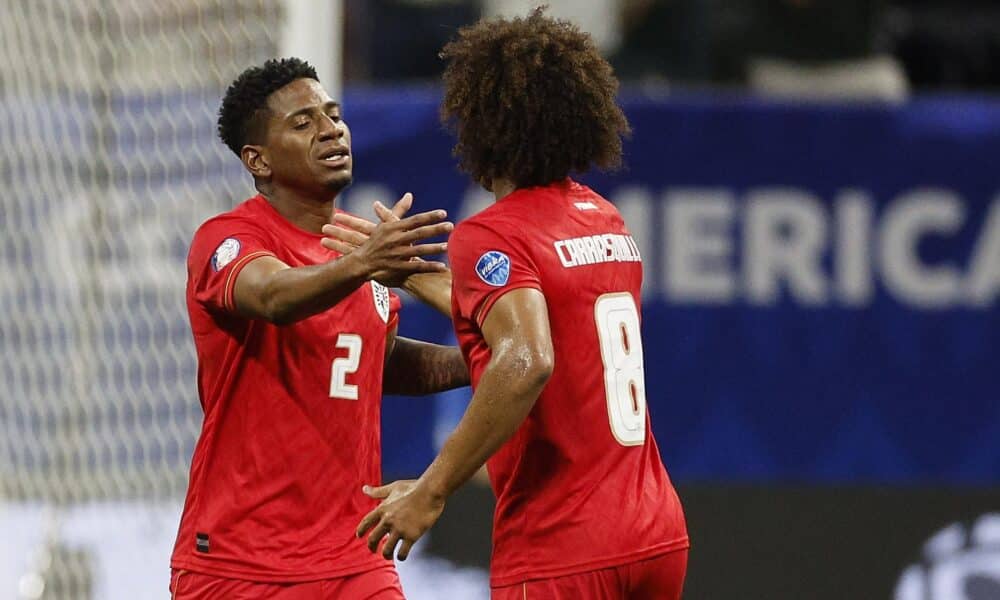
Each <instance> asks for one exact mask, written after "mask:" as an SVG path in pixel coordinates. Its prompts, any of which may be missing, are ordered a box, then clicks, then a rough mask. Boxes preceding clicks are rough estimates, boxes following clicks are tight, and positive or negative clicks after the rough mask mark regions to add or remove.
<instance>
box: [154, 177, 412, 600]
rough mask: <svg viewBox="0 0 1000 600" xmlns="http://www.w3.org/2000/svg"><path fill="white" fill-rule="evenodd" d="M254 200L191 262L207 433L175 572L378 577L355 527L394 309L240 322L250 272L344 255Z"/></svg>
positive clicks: (375, 471)
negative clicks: (262, 264)
mask: <svg viewBox="0 0 1000 600" xmlns="http://www.w3.org/2000/svg"><path fill="white" fill-rule="evenodd" d="M321 239H322V236H321V235H318V234H313V233H309V232H307V231H304V230H302V229H299V228H298V227H296V226H295V225H293V224H292V223H291V222H289V221H288V220H287V219H285V218H284V217H282V216H281V215H280V214H278V212H277V211H275V210H274V208H273V207H272V206H271V205H270V204H269V203H268V202H267V200H265V199H264V198H263V197H262V196H257V197H254V198H251V199H250V200H247V201H246V202H244V203H242V204H240V205H239V206H237V207H236V208H235V209H234V210H232V211H231V212H228V213H225V214H222V215H219V216H217V217H215V218H213V219H210V220H209V221H207V222H206V223H205V224H203V225H202V226H201V227H200V228H199V229H198V231H197V232H196V233H195V236H194V240H193V241H192V242H191V251H190V254H189V255H188V283H187V306H188V313H189V315H190V318H191V329H192V331H193V333H194V340H195V348H196V350H197V353H198V394H199V397H200V398H201V405H202V409H203V410H204V413H205V420H204V423H203V425H202V429H201V436H200V437H199V439H198V444H197V446H196V447H195V451H194V457H193V459H192V462H191V478H190V482H189V485H188V492H187V498H186V500H185V503H184V513H183V515H182V517H181V523H180V531H179V533H178V535H177V544H176V546H175V548H174V553H173V557H172V559H171V566H172V567H173V568H175V569H186V570H189V571H196V572H202V573H207V574H212V575H219V576H224V577H232V578H238V579H249V580H255V581H282V582H294V581H307V580H312V579H326V578H332V577H340V576H343V575H349V574H353V573H359V572H363V571H368V570H371V569H376V568H379V567H384V566H385V559H384V558H382V557H381V555H375V554H372V553H371V552H369V551H368V548H367V547H366V546H365V542H364V540H359V539H357V538H356V537H355V535H354V530H355V527H357V524H358V523H359V522H360V521H361V519H362V518H363V517H364V516H365V515H366V514H367V513H368V512H369V511H371V510H372V509H374V508H375V506H376V505H377V502H376V501H375V500H374V499H371V498H369V497H367V496H365V495H364V494H363V493H362V492H361V486H362V484H363V483H368V482H377V481H380V479H381V465H380V451H381V448H380V438H379V427H380V424H379V417H380V405H381V398H382V366H383V363H384V360H385V351H386V336H387V334H388V333H389V332H390V331H391V330H392V329H393V328H394V327H395V324H396V320H397V310H398V307H399V299H398V298H396V297H395V296H392V295H391V294H390V293H389V291H388V290H387V289H386V288H385V287H383V286H381V285H379V284H377V283H375V282H372V283H370V284H367V283H366V284H364V285H362V286H361V287H359V288H358V289H357V290H355V291H354V292H353V293H351V294H350V295H349V296H347V297H346V298H344V299H343V300H341V301H340V302H339V303H338V304H337V305H336V306H334V307H333V308H331V309H329V310H327V311H325V312H322V313H320V314H317V315H314V316H312V317H309V318H307V319H304V320H302V321H299V322H297V323H294V324H292V325H287V326H282V327H279V326H275V325H272V324H271V323H268V322H266V321H263V320H258V319H247V318H244V317H241V316H240V315H238V314H237V313H236V312H235V310H234V302H233V287H234V285H235V282H236V278H237V276H238V275H239V273H240V270H241V269H243V267H245V266H246V265H247V264H248V263H249V262H250V261H252V260H253V259H255V258H258V257H261V256H275V257H277V258H278V259H279V260H281V261H283V262H284V263H286V264H288V265H289V266H291V267H299V266H304V265H314V264H320V263H325V262H328V261H330V260H331V259H333V258H336V257H337V256H338V255H337V254H336V253H335V252H332V251H330V250H327V249H325V248H323V247H322V246H321V245H320V240H321Z"/></svg>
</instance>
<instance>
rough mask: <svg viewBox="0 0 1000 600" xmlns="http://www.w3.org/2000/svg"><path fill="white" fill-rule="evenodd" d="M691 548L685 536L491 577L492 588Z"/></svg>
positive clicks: (563, 575) (622, 563)
mask: <svg viewBox="0 0 1000 600" xmlns="http://www.w3.org/2000/svg"><path fill="white" fill-rule="evenodd" d="M690 547H691V542H690V539H689V538H688V537H687V536H684V537H683V538H681V539H678V540H674V541H672V542H664V543H662V544H656V545H655V546H650V547H649V548H646V549H645V550H640V551H639V552H629V553H627V554H620V555H618V556H613V557H611V558H602V559H600V560H592V561H586V562H582V563H576V564H573V565H566V566H562V567H554V568H551V569H539V570H534V569H532V570H525V571H520V572H518V571H515V572H514V573H511V574H509V575H504V576H503V577H492V576H491V577H490V587H491V588H502V587H509V586H512V585H518V584H520V583H525V582H528V581H534V580H538V579H553V578H555V577H565V576H567V575H576V574H578V573H585V572H587V571H597V570H599V569H607V568H609V567H617V566H621V565H624V564H627V563H630V562H637V561H640V560H647V559H650V558H653V557H656V556H659V555H661V554H667V553H668V552H674V551H676V550H684V549H687V548H690Z"/></svg>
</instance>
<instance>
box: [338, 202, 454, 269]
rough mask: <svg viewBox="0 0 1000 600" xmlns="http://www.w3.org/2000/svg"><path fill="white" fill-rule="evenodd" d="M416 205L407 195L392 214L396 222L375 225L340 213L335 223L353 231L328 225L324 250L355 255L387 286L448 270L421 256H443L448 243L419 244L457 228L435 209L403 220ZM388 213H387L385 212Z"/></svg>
mask: <svg viewBox="0 0 1000 600" xmlns="http://www.w3.org/2000/svg"><path fill="white" fill-rule="evenodd" d="M412 202H413V196H412V195H411V194H405V195H404V196H403V197H402V198H401V199H400V200H399V202H397V203H396V205H395V206H393V209H392V210H391V211H389V210H388V209H385V207H384V206H381V205H379V206H380V207H381V208H383V209H384V210H386V211H388V212H389V218H392V219H394V220H392V221H389V222H382V223H379V224H375V223H372V222H370V221H367V220H365V219H360V218H358V217H352V216H350V215H342V214H338V215H336V216H335V217H334V220H335V222H336V223H338V224H342V225H344V226H346V227H349V228H350V229H347V228H345V227H341V226H338V225H326V226H324V227H323V233H324V234H325V235H326V236H327V238H325V239H323V240H322V242H321V243H322V244H323V246H324V247H326V248H329V249H331V250H336V251H338V252H340V253H342V254H349V253H353V254H355V255H356V257H357V258H359V259H360V260H361V261H362V262H363V263H364V264H365V265H367V266H368V267H369V269H370V271H371V273H372V274H371V278H372V279H374V280H376V281H378V282H379V283H381V284H383V285H387V286H392V287H398V286H400V285H401V284H402V282H403V281H405V280H406V278H407V277H409V276H410V275H413V274H415V273H437V272H444V271H447V267H446V266H445V265H444V263H441V262H437V261H424V260H420V257H423V256H430V255H434V254H441V253H443V252H445V251H446V250H447V248H448V244H447V242H440V243H433V244H418V243H416V242H419V241H421V240H425V239H428V238H432V237H436V236H440V235H445V234H447V233H449V232H451V230H452V229H453V228H454V225H453V224H452V223H450V222H447V221H443V220H444V219H445V217H447V213H446V212H445V211H443V210H432V211H428V212H423V213H419V214H416V215H413V216H410V217H405V218H401V217H400V215H402V214H405V213H406V211H407V210H409V208H410V206H411V205H412ZM383 214H384V213H383Z"/></svg>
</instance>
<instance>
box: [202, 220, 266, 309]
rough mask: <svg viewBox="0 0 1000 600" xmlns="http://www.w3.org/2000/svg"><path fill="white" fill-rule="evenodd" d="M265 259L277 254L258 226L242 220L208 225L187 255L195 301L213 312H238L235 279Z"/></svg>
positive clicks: (215, 222) (208, 223)
mask: <svg viewBox="0 0 1000 600" xmlns="http://www.w3.org/2000/svg"><path fill="white" fill-rule="evenodd" d="M262 256H274V252H273V250H272V249H271V248H270V241H269V237H268V236H267V235H266V234H265V233H264V232H263V231H262V230H261V228H260V227H258V226H257V225H255V224H253V223H251V222H250V221H248V220H243V219H240V220H236V219H213V220H211V221H208V222H207V223H205V224H204V225H202V226H201V227H200V228H199V229H198V231H197V232H195V234H194V239H193V240H192V241H191V251H190V252H189V253H188V287H189V288H190V290H191V293H192V294H193V296H194V299H195V300H196V301H197V302H198V303H200V304H202V305H204V306H206V307H208V308H210V309H215V310H223V311H227V312H229V311H233V310H235V304H234V300H233V289H234V288H235V286H236V277H237V276H238V275H239V274H240V271H241V270H243V268H244V267H245V266H246V265H247V264H249V263H250V261H252V260H253V259H255V258H260V257H262Z"/></svg>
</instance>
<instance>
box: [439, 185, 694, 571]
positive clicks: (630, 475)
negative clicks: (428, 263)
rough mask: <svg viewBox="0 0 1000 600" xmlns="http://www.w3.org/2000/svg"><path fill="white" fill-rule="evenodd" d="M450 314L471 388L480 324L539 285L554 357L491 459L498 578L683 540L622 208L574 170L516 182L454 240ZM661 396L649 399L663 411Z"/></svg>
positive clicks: (481, 357) (638, 272) (636, 266)
mask: <svg viewBox="0 0 1000 600" xmlns="http://www.w3.org/2000/svg"><path fill="white" fill-rule="evenodd" d="M449 259H450V262H451V268H452V275H453V277H454V283H453V287H452V316H453V319H454V323H455V331H456V334H457V337H458V341H459V345H460V346H461V348H462V353H463V355H464V356H465V359H466V361H467V362H468V364H469V370H470V373H471V375H472V385H473V387H475V386H476V385H477V384H478V382H479V378H480V376H481V375H482V373H483V371H484V370H485V368H486V365H487V363H488V362H489V360H490V349H489V347H488V346H487V345H486V342H485V341H484V339H483V336H482V332H481V330H480V327H481V325H482V323H483V321H484V320H485V318H486V315H487V314H488V313H489V311H490V308H491V307H492V306H493V304H494V303H495V302H496V301H497V300H498V299H499V298H500V297H501V296H503V294H505V293H506V292H509V291H511V290H514V289H518V288H526V287H529V288H535V289H538V290H540V291H541V292H542V294H544V296H545V300H546V303H547V305H548V312H549V324H550V327H551V334H552V344H553V347H554V350H555V368H554V371H553V374H552V377H551V378H550V379H549V381H548V384H547V385H546V386H545V389H544V390H543V391H542V394H541V396H540V397H539V398H538V401H537V403H536V404H535V406H534V408H533V409H532V411H531V413H530V414H529V416H528V418H527V419H526V420H525V421H524V423H522V424H521V426H520V428H518V430H517V432H516V433H515V434H514V435H513V437H512V438H511V439H510V440H508V441H507V443H506V444H504V445H503V446H502V447H501V448H500V450H499V451H497V453H496V454H494V455H493V457H492V458H490V460H489V462H488V464H487V467H488V470H489V474H490V481H491V483H492V486H493V489H494V492H495V493H496V496H497V507H496V514H495V519H494V528H493V561H492V567H491V585H493V586H494V587H500V586H508V585H514V584H517V583H520V582H522V581H527V580H531V579H542V578H551V577H559V576H562V575H570V574H574V573H580V572H584V571H592V570H597V569H603V568H607V567H612V566H616V565H621V564H625V563H629V562H634V561H638V560H643V559H646V558H651V557H653V556H656V555H659V554H663V553H666V552H670V551H672V550H679V549H683V548H687V547H688V537H687V529H686V525H685V522H684V515H683V512H682V510H681V506H680V501H679V500H678V498H677V495H676V493H675V492H674V489H673V486H672V485H671V483H670V479H669V477H668V476H667V472H666V470H665V469H664V467H663V463H662V462H661V460H660V455H659V451H658V449H657V447H656V442H655V440H654V439H653V435H652V432H650V430H649V416H648V414H647V405H646V400H647V397H649V398H650V399H652V400H653V401H654V403H655V401H656V399H657V398H659V397H662V396H661V395H660V394H655V393H651V394H649V395H648V396H647V390H646V389H645V382H644V377H643V355H642V338H641V336H640V327H639V325H640V311H639V306H640V303H639V298H640V287H641V285H642V261H641V257H640V256H639V251H638V248H637V247H636V244H635V242H634V240H633V239H632V237H631V236H630V235H629V233H628V231H627V229H626V228H625V224H624V221H623V220H622V217H621V215H620V214H619V213H618V210H617V209H616V208H615V207H614V206H613V205H612V204H610V203H609V202H607V201H606V200H604V199H603V198H602V197H600V196H599V195H598V194H596V193H595V192H593V191H592V190H590V189H589V188H587V187H585V186H582V185H579V184H577V183H575V182H573V181H571V180H566V181H564V182H560V183H557V184H553V185H550V186H544V187H534V188H526V189H521V190H517V191H515V192H513V193H511V194H510V195H508V196H505V197H504V198H502V199H500V200H499V201H498V202H497V203H496V204H494V205H492V206H490V207H489V208H487V209H486V210H484V211H482V212H481V213H479V214H477V215H475V216H473V217H471V218H469V219H467V220H465V221H463V222H462V223H460V224H459V225H458V227H456V229H455V231H454V232H453V233H452V235H451V238H450V239H449ZM665 408H666V407H665V406H662V405H661V406H654V409H665Z"/></svg>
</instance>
